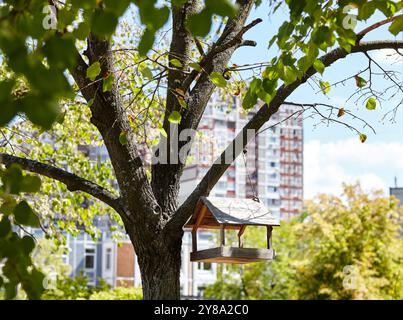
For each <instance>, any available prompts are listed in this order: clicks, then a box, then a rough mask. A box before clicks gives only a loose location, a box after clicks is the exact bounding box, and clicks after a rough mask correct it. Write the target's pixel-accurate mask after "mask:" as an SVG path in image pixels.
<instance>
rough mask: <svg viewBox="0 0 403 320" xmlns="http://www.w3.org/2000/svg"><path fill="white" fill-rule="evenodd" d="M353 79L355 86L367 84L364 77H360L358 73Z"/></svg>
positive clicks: (360, 86) (359, 86)
mask: <svg viewBox="0 0 403 320" xmlns="http://www.w3.org/2000/svg"><path fill="white" fill-rule="evenodd" d="M354 79H355V84H356V86H357V87H358V88H362V87H365V85H366V84H367V81H366V80H365V79H363V78H361V77H360V76H358V75H357V76H355V77H354Z"/></svg>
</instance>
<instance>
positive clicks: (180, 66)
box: [169, 59, 183, 68]
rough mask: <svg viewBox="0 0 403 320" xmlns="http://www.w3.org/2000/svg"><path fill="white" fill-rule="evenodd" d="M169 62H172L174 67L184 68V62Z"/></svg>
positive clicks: (175, 60)
mask: <svg viewBox="0 0 403 320" xmlns="http://www.w3.org/2000/svg"><path fill="white" fill-rule="evenodd" d="M169 62H170V63H171V64H172V65H173V66H174V67H177V68H182V67H183V65H182V62H180V61H179V60H178V59H172V60H169Z"/></svg>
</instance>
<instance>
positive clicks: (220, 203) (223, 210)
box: [200, 197, 280, 226]
mask: <svg viewBox="0 0 403 320" xmlns="http://www.w3.org/2000/svg"><path fill="white" fill-rule="evenodd" d="M200 201H201V202H202V203H203V204H204V205H205V206H206V207H207V208H208V210H209V211H210V212H211V214H212V215H213V216H214V218H215V219H216V220H217V222H218V223H220V224H245V225H270V226H279V225H280V222H279V221H278V219H276V218H275V217H274V216H273V215H272V214H271V212H270V211H269V210H268V209H267V208H266V207H265V206H264V204H263V203H261V202H257V201H255V200H253V199H239V198H221V197H201V198H200Z"/></svg>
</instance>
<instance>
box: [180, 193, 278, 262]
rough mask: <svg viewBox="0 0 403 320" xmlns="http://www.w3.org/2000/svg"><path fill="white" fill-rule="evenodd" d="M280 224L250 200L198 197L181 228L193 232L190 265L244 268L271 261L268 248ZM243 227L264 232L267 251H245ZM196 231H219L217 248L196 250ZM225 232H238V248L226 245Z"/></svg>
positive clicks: (272, 251) (255, 249) (263, 208)
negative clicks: (245, 264)
mask: <svg viewBox="0 0 403 320" xmlns="http://www.w3.org/2000/svg"><path fill="white" fill-rule="evenodd" d="M279 225H280V223H279V221H278V220H277V219H275V218H274V217H273V215H272V214H271V213H270V212H269V211H268V209H267V208H266V207H265V206H264V205H263V204H262V203H260V202H258V201H256V200H253V199H237V198H217V197H201V198H200V200H199V202H198V203H197V205H196V208H195V211H194V213H193V215H192V217H191V218H190V219H189V221H188V222H187V223H186V225H185V226H184V228H185V229H191V230H192V252H191V253H190V261H201V262H214V263H235V264H244V263H249V262H257V261H264V260H273V259H274V257H275V251H274V249H273V248H272V244H271V235H272V230H273V226H279ZM246 226H265V227H266V228H267V249H266V248H264V249H263V248H262V249H257V248H244V247H243V239H242V235H243V233H244V232H245V228H246ZM198 229H220V246H219V247H217V248H211V249H207V250H200V251H198V250H197V230H198ZM225 230H238V247H229V246H226V245H225Z"/></svg>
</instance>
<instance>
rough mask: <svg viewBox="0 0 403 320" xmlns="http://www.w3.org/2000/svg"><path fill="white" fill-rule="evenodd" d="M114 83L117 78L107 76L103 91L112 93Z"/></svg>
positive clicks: (111, 75)
mask: <svg viewBox="0 0 403 320" xmlns="http://www.w3.org/2000/svg"><path fill="white" fill-rule="evenodd" d="M114 81H115V77H114V76H113V74H112V73H111V74H110V75H109V76H107V77H106V78H104V82H103V86H102V91H103V92H107V91H111V90H112V87H113V83H114Z"/></svg>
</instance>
